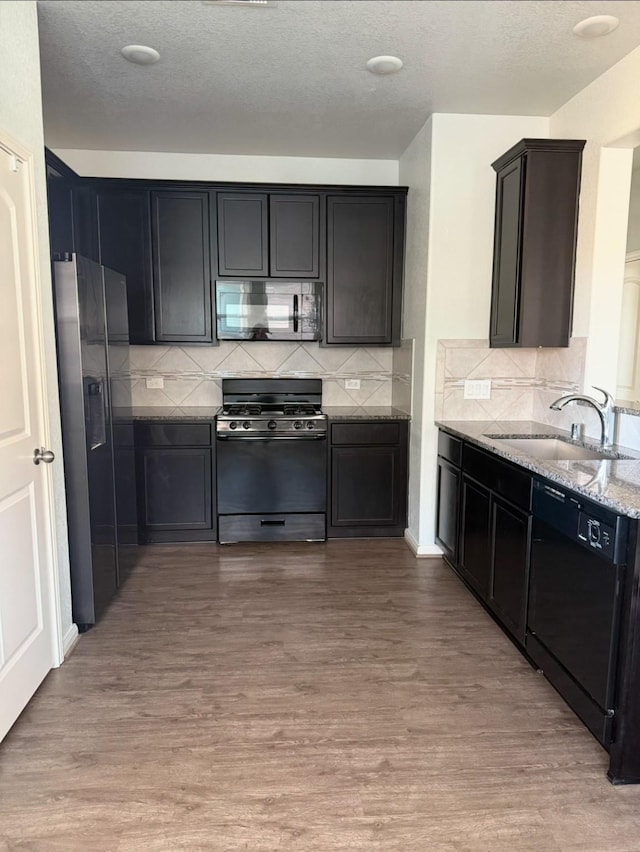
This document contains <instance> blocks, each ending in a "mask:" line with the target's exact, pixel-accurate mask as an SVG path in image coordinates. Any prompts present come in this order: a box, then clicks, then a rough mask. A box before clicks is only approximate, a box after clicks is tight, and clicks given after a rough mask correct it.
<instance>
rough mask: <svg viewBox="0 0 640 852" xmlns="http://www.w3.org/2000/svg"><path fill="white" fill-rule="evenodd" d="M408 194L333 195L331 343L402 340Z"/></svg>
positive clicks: (328, 325)
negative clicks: (405, 213)
mask: <svg viewBox="0 0 640 852" xmlns="http://www.w3.org/2000/svg"><path fill="white" fill-rule="evenodd" d="M403 251H404V197H398V196H393V195H391V194H389V195H379V196H373V195H371V196H361V197H354V196H348V195H340V196H331V195H330V196H329V197H328V198H327V299H326V321H325V343H327V344H331V343H337V344H356V345H368V344H374V345H385V344H396V345H397V344H398V343H399V339H400V319H401V317H400V314H401V305H402V263H403Z"/></svg>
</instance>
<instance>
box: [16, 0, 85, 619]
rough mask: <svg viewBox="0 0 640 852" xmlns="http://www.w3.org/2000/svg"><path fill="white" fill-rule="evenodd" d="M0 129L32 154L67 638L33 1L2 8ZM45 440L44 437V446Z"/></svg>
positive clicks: (64, 550)
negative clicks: (33, 156) (55, 460)
mask: <svg viewBox="0 0 640 852" xmlns="http://www.w3.org/2000/svg"><path fill="white" fill-rule="evenodd" d="M0 80H1V81H2V85H1V86H0V126H1V127H2V129H3V130H4V131H5V132H6V133H8V134H9V135H10V136H12V137H13V138H15V139H17V140H18V141H19V142H21V143H22V144H23V145H25V146H26V147H27V148H28V149H30V150H31V151H33V152H34V155H35V193H36V205H37V209H36V213H37V229H38V233H37V238H38V246H39V256H38V262H39V265H40V281H41V285H42V292H41V298H42V306H43V311H44V336H45V347H46V354H47V358H46V366H47V370H46V376H45V379H46V382H47V387H48V389H49V395H48V411H47V414H48V421H49V425H48V431H49V435H48V444H49V446H50V447H51V449H53V450H54V452H55V453H56V456H57V459H58V460H57V462H56V463H55V464H54V465H52V466H51V475H52V477H53V486H54V492H55V521H56V551H57V561H58V572H59V591H60V598H61V609H62V622H63V624H62V629H63V635H65V634H66V633H67V632H68V631H69V630H70V629H71V628H72V619H71V594H70V588H71V587H70V579H69V553H68V547H67V524H66V504H65V489H64V471H63V466H62V440H61V433H60V412H59V408H58V376H57V371H56V347H55V332H54V325H53V303H52V290H51V267H50V261H49V231H48V223H47V193H46V181H45V166H44V140H43V131H42V100H41V93H40V52H39V48H38V20H37V15H36V4H35V2H31V0H30V1H29V2H21V3H11V2H3V3H0ZM45 437H46V436H43V441H44V439H45Z"/></svg>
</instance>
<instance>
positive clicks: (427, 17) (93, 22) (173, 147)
mask: <svg viewBox="0 0 640 852" xmlns="http://www.w3.org/2000/svg"><path fill="white" fill-rule="evenodd" d="M38 8H39V19H40V33H41V45H42V47H41V53H42V78H43V96H44V115H45V138H46V141H47V144H48V145H50V146H51V147H56V148H90V149H91V148H93V149H114V150H138V151H184V152H204V153H233V154H272V155H298V156H325V157H331V156H333V157H376V158H377V157H380V158H396V157H398V156H399V155H400V154H401V153H402V151H403V150H404V148H405V147H406V146H407V144H408V143H409V142H410V141H411V139H412V137H413V136H414V135H415V133H416V132H417V131H418V130H419V129H420V127H421V126H422V124H423V123H424V121H425V119H426V118H427V116H428V115H430V114H431V113H432V112H460V113H486V114H492V113H495V114H528V115H550V114H551V113H552V112H554V111H555V110H556V109H557V108H558V107H559V106H561V105H562V104H563V103H565V102H566V101H567V100H569V98H571V97H572V96H573V95H574V94H575V93H576V92H578V91H579V90H580V89H582V88H583V87H584V86H585V85H587V84H588V83H589V82H590V81H591V80H593V79H595V77H597V76H598V75H600V74H601V73H602V72H603V71H605V70H606V69H607V68H609V67H610V66H611V65H613V64H614V63H615V62H617V61H618V60H619V59H621V58H622V57H623V56H624V55H626V54H627V53H628V52H629V51H631V50H632V49H633V48H635V47H636V46H637V45H638V44H640V2H630V1H629V0H622V2H594V0H582V2H572V0H560V2H555V1H554V0H542V2H541V0H537V1H536V2H528V0H506V2H502V0H482V1H481V2H476V0H473V2H472V0H458V1H457V2H451V0H444V2H439V0H278V3H277V6H276V7H274V8H266V9H260V8H257V9H251V8H238V7H235V8H234V7H229V6H226V7H225V6H222V7H217V6H211V5H205V4H203V3H201V2H199V0H157V1H156V2H140V0H127V2H120V0H99V2H94V0H79V1H78V0H41V2H39V3H38ZM602 13H609V14H615V15H617V16H618V17H619V18H620V26H619V27H618V29H617V30H615V31H614V32H613V33H611V34H610V35H608V36H606V37H604V38H602V39H597V40H594V41H585V40H583V39H579V38H577V37H576V36H574V35H573V33H572V31H571V30H572V27H573V25H574V24H575V23H577V22H578V21H579V20H581V19H582V18H584V17H587V16H589V15H593V14H602ZM130 43H136V44H149V45H151V46H153V47H155V48H156V49H157V50H159V51H160V53H161V55H162V58H161V60H160V62H159V63H158V64H157V65H153V66H148V67H137V66H134V65H131V64H130V63H128V62H126V61H125V60H124V59H122V58H121V56H120V54H119V51H120V48H121V47H122V46H123V45H125V44H130ZM381 53H391V54H395V55H398V56H400V57H401V58H402V59H403V60H404V63H405V67H404V68H403V70H402V71H400V73H399V74H396V75H393V76H389V77H375V76H373V75H372V74H370V73H369V72H367V71H366V70H365V68H364V65H365V62H366V60H367V59H369V58H370V57H371V56H375V55H376V54H381Z"/></svg>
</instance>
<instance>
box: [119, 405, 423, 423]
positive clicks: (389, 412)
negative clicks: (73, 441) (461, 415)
mask: <svg viewBox="0 0 640 852" xmlns="http://www.w3.org/2000/svg"><path fill="white" fill-rule="evenodd" d="M322 410H323V412H324V413H325V414H326V415H328V417H329V419H330V420H334V421H335V420H410V419H411V415H409V414H407V412H406V411H402V410H401V409H400V408H393V407H392V406H386V405H376V406H370V407H368V408H367V406H366V405H365V406H348V405H345V406H328V407H327V408H324V407H323V409H322ZM220 411H221V408H220V407H219V406H211V407H203V406H198V407H196V406H193V407H186V406H185V407H182V408H181V407H179V406H176V407H172V406H166V407H165V406H154V405H148V406H134V407H133V408H131V409H115V410H114V415H115V419H116V420H127V419H128V420H149V421H163V420H167V421H169V420H209V421H213V420H214V419H215V416H216V414H218V413H219V412H220Z"/></svg>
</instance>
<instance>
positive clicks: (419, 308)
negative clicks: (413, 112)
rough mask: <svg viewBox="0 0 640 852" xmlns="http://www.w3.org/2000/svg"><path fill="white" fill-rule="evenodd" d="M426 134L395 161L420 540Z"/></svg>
mask: <svg viewBox="0 0 640 852" xmlns="http://www.w3.org/2000/svg"><path fill="white" fill-rule="evenodd" d="M431 134H432V126H431V119H429V120H428V121H427V122H426V124H425V125H424V127H423V128H422V130H421V131H420V132H419V133H418V134H417V136H415V137H414V139H413V141H412V142H411V144H410V145H409V147H408V148H407V149H406V151H405V152H404V154H403V155H402V157H401V158H400V182H401V184H402V185H403V186H408V187H410V189H409V195H408V198H407V234H406V259H405V273H404V275H405V277H404V304H403V319H402V337H403V339H405V340H406V339H411V338H412V339H413V340H414V353H413V378H412V381H413V394H412V406H411V424H410V427H409V519H408V524H409V526H408V529H409V535H410V536H411V537H412V539H413V542H412V543H413V544H414V546H417V545H418V544H419V542H420V541H421V538H420V503H421V499H422V492H421V488H422V477H421V473H420V472H421V469H422V462H421V458H422V433H423V422H424V421H423V416H424V405H425V393H424V382H425V362H424V351H425V349H424V344H425V339H424V331H425V324H426V307H427V261H428V251H429V213H430V189H431V180H430V178H431Z"/></svg>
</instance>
